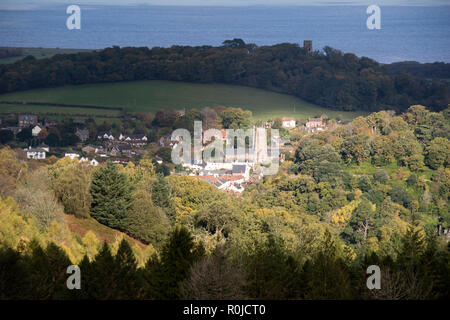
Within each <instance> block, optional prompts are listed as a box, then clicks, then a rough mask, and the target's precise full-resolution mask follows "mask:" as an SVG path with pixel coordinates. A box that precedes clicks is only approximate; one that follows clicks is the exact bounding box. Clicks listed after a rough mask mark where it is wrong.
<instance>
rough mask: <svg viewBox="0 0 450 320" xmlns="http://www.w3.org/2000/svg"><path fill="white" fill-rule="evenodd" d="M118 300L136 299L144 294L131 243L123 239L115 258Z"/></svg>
mask: <svg viewBox="0 0 450 320" xmlns="http://www.w3.org/2000/svg"><path fill="white" fill-rule="evenodd" d="M114 263H115V274H116V277H117V278H116V282H117V295H116V298H117V299H136V298H138V297H139V296H140V294H141V292H142V290H141V289H142V282H141V281H140V277H139V274H138V272H137V262H136V257H135V256H134V253H133V250H132V249H131V247H130V245H129V243H128V242H127V241H126V240H125V239H123V240H122V241H121V242H120V245H119V249H118V250H117V254H116V256H115V258H114Z"/></svg>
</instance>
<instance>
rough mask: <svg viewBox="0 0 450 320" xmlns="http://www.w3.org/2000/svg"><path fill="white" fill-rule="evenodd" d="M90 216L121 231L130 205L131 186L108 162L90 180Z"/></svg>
mask: <svg viewBox="0 0 450 320" xmlns="http://www.w3.org/2000/svg"><path fill="white" fill-rule="evenodd" d="M90 193H91V196H92V203H91V216H92V217H93V218H95V219H96V220H97V221H99V222H100V223H103V224H105V225H107V226H109V227H111V228H117V229H121V228H122V227H123V220H124V219H125V217H126V215H127V212H128V209H129V208H130V206H131V204H132V197H131V186H130V183H129V181H128V178H127V176H126V175H125V174H123V173H120V172H118V170H117V167H116V166H115V165H114V164H112V163H110V162H108V164H107V166H106V167H103V168H100V169H99V170H98V171H97V172H96V173H95V174H94V177H93V179H92V184H91V188H90Z"/></svg>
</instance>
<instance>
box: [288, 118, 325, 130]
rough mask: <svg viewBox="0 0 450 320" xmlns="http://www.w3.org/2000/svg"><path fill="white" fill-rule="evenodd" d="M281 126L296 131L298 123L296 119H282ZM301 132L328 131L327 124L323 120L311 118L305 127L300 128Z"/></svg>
mask: <svg viewBox="0 0 450 320" xmlns="http://www.w3.org/2000/svg"><path fill="white" fill-rule="evenodd" d="M281 126H282V128H284V129H295V128H296V127H297V122H296V120H295V119H294V118H282V119H281ZM300 129H301V130H304V131H306V132H307V133H314V132H317V131H324V130H327V126H326V124H325V123H324V122H323V119H322V118H309V119H308V121H307V122H306V123H305V126H303V127H300Z"/></svg>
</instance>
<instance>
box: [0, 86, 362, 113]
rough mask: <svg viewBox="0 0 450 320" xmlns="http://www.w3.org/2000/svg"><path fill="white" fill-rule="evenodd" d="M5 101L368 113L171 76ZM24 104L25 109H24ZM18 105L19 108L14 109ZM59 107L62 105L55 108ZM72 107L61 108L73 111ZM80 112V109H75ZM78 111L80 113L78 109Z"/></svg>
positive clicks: (1, 108)
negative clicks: (175, 78)
mask: <svg viewBox="0 0 450 320" xmlns="http://www.w3.org/2000/svg"><path fill="white" fill-rule="evenodd" d="M0 101H17V102H48V103H61V104H75V105H95V106H108V107H120V108H124V109H126V110H127V111H129V112H146V113H154V112H156V111H158V110H162V109H184V108H186V109H189V108H202V107H206V106H209V107H215V106H219V105H223V106H229V107H241V108H243V109H247V110H251V111H252V112H253V116H254V118H255V119H269V118H275V117H294V118H297V119H306V118H308V117H313V116H317V115H321V114H326V115H327V116H328V117H330V118H333V117H336V116H338V115H340V116H341V117H342V119H344V120H350V119H353V118H355V117H357V116H359V115H364V114H365V113H364V112H344V111H332V110H329V109H325V108H322V107H319V106H316V105H313V104H311V103H308V102H305V101H303V100H301V99H298V98H296V97H294V96H290V95H285V94H279V93H274V92H270V91H266V90H260V89H254V88H249V87H241V86H232V85H224V84H198V83H186V82H170V81H136V82H120V83H108V84H90V85H79V86H66V87H58V88H51V89H40V90H29V91H22V92H14V93H10V94H4V95H0ZM22 108H24V109H23V110H22ZM12 109H14V110H12ZM53 109H55V107H50V106H48V107H47V106H31V105H20V104H17V105H14V106H13V108H11V105H7V104H1V103H0V112H5V111H15V112H22V111H23V112H25V111H26V112H31V111H33V112H36V113H38V112H53ZM56 109H58V108H56ZM66 109H69V108H59V110H60V112H66V111H67V112H69V110H66ZM76 109H77V110H76V111H77V112H76V113H80V110H78V109H80V108H76ZM82 110H83V111H82V112H83V113H89V114H92V115H94V116H95V115H97V116H98V115H99V112H100V114H103V115H105V114H108V115H109V114H111V115H115V114H117V111H116V110H95V109H82ZM74 113H75V112H74Z"/></svg>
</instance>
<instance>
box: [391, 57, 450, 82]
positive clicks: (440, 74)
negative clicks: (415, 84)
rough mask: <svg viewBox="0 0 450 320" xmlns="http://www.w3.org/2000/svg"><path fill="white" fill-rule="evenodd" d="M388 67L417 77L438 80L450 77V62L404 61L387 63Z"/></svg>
mask: <svg viewBox="0 0 450 320" xmlns="http://www.w3.org/2000/svg"><path fill="white" fill-rule="evenodd" d="M386 68H387V69H388V70H389V71H391V72H392V73H394V74H400V73H409V74H411V75H413V76H415V77H421V78H426V79H436V80H447V81H448V80H449V79H450V63H445V62H433V63H419V62H416V61H403V62H394V63H391V64H387V65H386Z"/></svg>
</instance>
